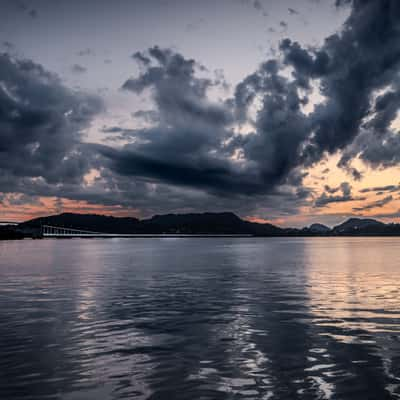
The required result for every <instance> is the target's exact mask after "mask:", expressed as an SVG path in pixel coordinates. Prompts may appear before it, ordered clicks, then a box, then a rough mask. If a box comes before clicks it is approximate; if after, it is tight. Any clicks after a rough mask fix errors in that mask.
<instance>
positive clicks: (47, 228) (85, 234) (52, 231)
mask: <svg viewBox="0 0 400 400" xmlns="http://www.w3.org/2000/svg"><path fill="white" fill-rule="evenodd" d="M41 236H42V237H43V238H74V237H75V238H146V237H147V238H152V237H154V238H190V237H251V236H252V235H247V234H243V235H242V234H239V235H238V234H186V233H161V234H156V233H103V232H91V231H85V230H79V229H71V228H64V227H60V226H51V225H43V226H42V229H41Z"/></svg>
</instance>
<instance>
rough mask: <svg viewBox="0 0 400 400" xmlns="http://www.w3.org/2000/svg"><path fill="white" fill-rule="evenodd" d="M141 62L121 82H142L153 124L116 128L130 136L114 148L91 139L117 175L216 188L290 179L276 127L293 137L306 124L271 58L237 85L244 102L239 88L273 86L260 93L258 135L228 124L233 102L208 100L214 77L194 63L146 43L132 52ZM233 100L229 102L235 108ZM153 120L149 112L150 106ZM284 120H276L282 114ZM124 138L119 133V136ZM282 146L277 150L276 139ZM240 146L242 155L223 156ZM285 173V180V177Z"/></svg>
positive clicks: (242, 189) (287, 155)
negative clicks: (201, 75) (153, 108)
mask: <svg viewBox="0 0 400 400" xmlns="http://www.w3.org/2000/svg"><path fill="white" fill-rule="evenodd" d="M133 57H134V58H135V59H136V60H137V61H139V62H140V63H141V65H142V73H141V74H140V75H139V76H138V77H137V78H131V79H129V80H127V81H126V82H125V83H124V85H123V89H125V90H129V91H132V92H135V93H141V92H143V91H144V90H150V91H151V94H152V96H153V98H154V101H155V104H156V106H157V113H158V115H157V124H156V125H154V126H152V127H151V128H146V129H136V130H123V132H119V134H121V133H123V134H124V135H126V136H130V137H131V138H132V142H133V143H131V144H128V145H126V146H124V147H123V149H121V150H115V149H107V148H105V147H101V148H100V147H99V151H100V152H101V154H102V155H103V156H104V157H105V158H106V159H107V160H108V164H107V166H108V167H109V168H111V169H112V170H113V171H115V172H116V173H118V174H119V175H131V176H136V177H138V178H143V179H149V180H153V181H162V182H167V183H169V184H175V185H183V186H190V187H193V188H201V189H203V190H206V191H207V192H209V193H219V194H224V195H225V194H228V193H229V194H239V193H246V194H247V195H250V194H257V193H258V194H261V193H267V192H270V191H271V190H272V188H273V187H274V186H275V185H276V184H277V183H278V182H279V183H284V181H286V182H288V183H289V184H291V185H292V186H293V185H297V186H299V185H300V181H299V180H297V181H296V183H294V182H295V180H294V179H293V176H294V175H295V174H296V171H295V168H294V167H293V164H292V161H291V160H290V159H291V158H293V157H294V158H295V157H296V155H295V154H293V153H292V152H291V149H292V148H293V149H295V148H296V144H295V145H293V146H292V143H291V142H290V140H289V141H288V138H285V137H284V133H285V132H286V130H287V131H291V132H292V134H291V138H293V141H295V139H296V137H298V140H301V138H302V137H303V136H304V135H305V132H306V131H307V127H306V125H305V123H304V118H303V117H302V115H301V113H300V111H299V109H300V103H301V101H302V100H301V99H300V98H299V97H298V95H297V93H296V90H295V87H294V86H292V85H290V84H289V83H288V82H287V81H286V80H285V78H284V77H283V76H281V75H278V67H277V64H276V62H274V61H271V62H267V63H265V64H263V65H262V67H261V68H260V70H259V71H258V72H257V74H255V75H253V76H250V77H248V78H247V79H246V80H245V82H244V83H243V84H242V87H243V86H245V85H247V87H246V88H245V89H244V90H243V91H242V92H241V89H240V87H239V88H238V89H237V96H236V100H237V103H238V104H239V105H240V107H243V104H244V105H246V101H247V100H246V98H245V97H246V96H247V97H249V98H250V97H251V95H250V94H246V93H244V92H245V90H248V89H249V87H250V86H251V85H252V86H257V88H255V89H254V90H258V89H259V90H261V89H263V88H264V89H266V90H268V88H270V89H271V90H274V91H276V93H274V94H271V95H266V96H265V101H264V103H265V106H264V108H263V111H262V112H260V114H259V118H258V119H257V122H256V125H257V128H258V130H259V131H260V132H266V134H265V135H261V134H253V135H250V136H251V137H250V138H246V137H239V136H237V135H235V134H234V133H233V131H232V129H231V128H232V124H233V123H234V122H235V118H234V114H235V113H234V111H235V105H234V104H232V103H231V102H229V101H228V102H227V103H220V104H216V103H213V102H211V101H210V100H209V99H208V97H207V90H208V89H209V88H211V87H212V86H213V85H215V82H214V81H212V80H210V79H205V78H199V77H197V75H196V69H197V68H198V65H197V63H196V62H195V61H194V60H191V59H185V58H184V57H183V56H182V55H180V54H178V53H175V52H172V51H171V50H169V49H160V48H158V47H154V48H151V49H150V50H149V51H148V52H146V53H135V54H134V56H133ZM240 107H236V110H238V112H239V114H240ZM245 114H246V112H243V118H245ZM152 116H153V121H154V120H155V115H154V114H152ZM283 121H284V122H283ZM126 138H127V137H126ZM286 142H288V143H287V151H286V152H282V156H281V155H280V151H279V146H280V145H281V144H282V145H286ZM235 151H241V152H242V153H243V156H244V161H243V162H237V161H236V162H235V161H234V160H233V159H232V158H231V157H232V156H233V154H234V153H235ZM290 179H291V181H290Z"/></svg>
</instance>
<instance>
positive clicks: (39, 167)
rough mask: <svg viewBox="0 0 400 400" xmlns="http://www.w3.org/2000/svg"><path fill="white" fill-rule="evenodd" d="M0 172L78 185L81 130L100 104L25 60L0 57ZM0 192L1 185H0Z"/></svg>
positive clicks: (82, 160) (84, 163) (83, 163)
mask: <svg viewBox="0 0 400 400" xmlns="http://www.w3.org/2000/svg"><path fill="white" fill-rule="evenodd" d="M0 76H1V80H0V173H1V175H3V176H4V175H5V176H6V177H7V178H8V181H9V182H10V183H12V182H13V181H15V180H19V179H21V178H23V177H29V178H31V179H35V178H38V177H41V178H43V179H44V180H45V181H47V182H49V183H52V184H57V183H59V182H79V181H80V179H81V177H82V175H83V174H84V173H85V171H86V170H87V168H88V155H87V154H85V155H83V153H84V152H85V150H84V148H83V147H82V146H81V144H80V142H81V132H82V130H83V129H84V128H86V127H87V126H88V124H89V123H90V121H91V119H92V117H93V116H94V115H95V114H96V113H98V112H99V111H100V110H101V108H102V106H101V102H100V101H99V99H97V98H96V97H92V96H88V95H85V94H82V93H75V92H72V91H70V90H68V89H66V88H65V87H64V86H63V85H62V84H61V82H60V81H59V79H58V78H57V77H56V76H55V75H53V74H51V73H49V72H48V71H46V70H45V69H44V68H43V67H42V66H40V65H38V64H35V63H34V62H32V61H29V60H16V59H13V58H11V57H10V56H9V55H8V54H1V55H0ZM1 189H2V191H7V190H6V189H7V187H6V186H4V185H2V186H1Z"/></svg>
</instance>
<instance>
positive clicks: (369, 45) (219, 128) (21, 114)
mask: <svg viewBox="0 0 400 400" xmlns="http://www.w3.org/2000/svg"><path fill="white" fill-rule="evenodd" d="M0 7H1V12H0V27H1V28H0V46H1V48H0V221H6V220H7V221H13V220H14V221H23V220H26V219H29V218H33V217H37V216H43V215H49V214H55V213H60V212H79V213H97V214H107V215H115V216H133V217H138V218H146V217H150V216H152V215H154V214H165V213H187V212H206V211H213V212H218V211H232V212H235V213H236V214H237V215H239V216H240V217H242V218H244V219H248V220H250V221H255V222H269V223H273V224H277V225H280V226H293V227H301V226H305V225H309V224H311V223H315V222H320V223H324V224H327V225H330V226H332V225H335V224H338V223H340V222H342V221H343V220H344V219H346V218H348V217H359V216H362V217H369V218H377V219H380V220H382V221H385V222H389V221H393V222H399V221H400V174H399V172H400V135H399V127H400V117H399V114H398V111H399V108H400V107H399V106H400V95H399V93H400V92H399V88H400V75H399V71H400V37H399V36H400V34H399V32H400V3H399V2H396V1H386V0H353V1H351V0H332V1H318V0H297V1H294V0H280V1H275V0H221V1H218V2H214V1H208V0H206V1H202V2H197V1H194V0H189V1H178V0H150V1H128V0H117V1H115V2H112V3H111V2H109V1H106V0H99V1H94V0H86V1H85V0H83V1H80V2H61V3H58V2H54V1H50V0H21V1H11V0H0Z"/></svg>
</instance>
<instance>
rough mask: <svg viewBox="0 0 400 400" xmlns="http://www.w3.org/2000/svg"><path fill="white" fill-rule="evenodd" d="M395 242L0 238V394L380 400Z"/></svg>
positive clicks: (394, 359)
mask: <svg viewBox="0 0 400 400" xmlns="http://www.w3.org/2000/svg"><path fill="white" fill-rule="evenodd" d="M399 278H400V238H399V239H397V238H291V239H288V238H273V239H261V238H260V239H252V238H243V239H230V238H219V239H204V238H197V239H196V238H193V239H179V240H169V239H135V240H132V239H113V240H108V239H107V240H103V239H97V240H96V239H93V240H91V239H87V240H78V239H76V240H75V239H73V240H42V241H22V242H0V338H1V340H0V398H1V399H3V398H4V399H7V400H8V399H62V400H80V399H85V400H86V399H96V400H97V399H131V398H138V399H297V398H299V399H331V398H332V399H386V398H387V399H391V398H398V397H399V394H400V386H399V384H400V336H399V334H400V304H399V303H400V297H399V288H400V280H399Z"/></svg>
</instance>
